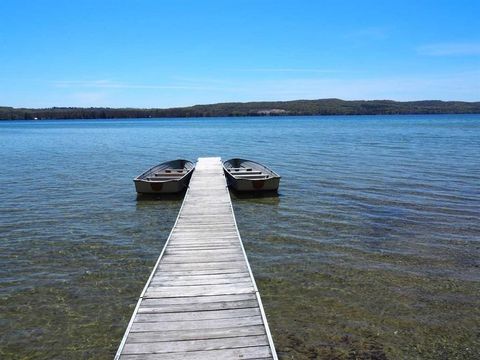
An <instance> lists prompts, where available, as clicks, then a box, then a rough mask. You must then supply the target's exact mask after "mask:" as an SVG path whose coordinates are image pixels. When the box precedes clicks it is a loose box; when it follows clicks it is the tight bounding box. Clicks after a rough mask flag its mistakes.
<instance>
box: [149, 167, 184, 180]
mask: <svg viewBox="0 0 480 360" xmlns="http://www.w3.org/2000/svg"><path fill="white" fill-rule="evenodd" d="M189 171H190V170H187V169H164V170H160V171H157V172H154V173H153V174H150V176H148V177H147V180H149V181H168V180H179V179H181V178H182V177H184V176H185V175H186V174H187V173H188V172H189Z"/></svg>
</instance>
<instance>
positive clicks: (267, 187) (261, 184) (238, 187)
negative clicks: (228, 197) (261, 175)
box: [227, 173, 280, 192]
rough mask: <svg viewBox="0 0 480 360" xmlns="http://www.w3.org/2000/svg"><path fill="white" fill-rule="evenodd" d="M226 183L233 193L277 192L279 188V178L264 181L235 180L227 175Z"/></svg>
mask: <svg viewBox="0 0 480 360" xmlns="http://www.w3.org/2000/svg"><path fill="white" fill-rule="evenodd" d="M227 182H228V186H230V187H231V188H232V189H234V190H235V191H240V192H244V191H248V192H256V191H277V190H278V187H279V186H280V179H279V178H272V179H265V180H248V179H235V178H234V177H233V176H232V175H230V174H228V173H227Z"/></svg>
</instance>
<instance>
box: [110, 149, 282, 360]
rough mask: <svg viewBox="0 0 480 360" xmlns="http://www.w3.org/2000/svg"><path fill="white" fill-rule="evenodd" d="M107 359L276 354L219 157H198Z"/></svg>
mask: <svg viewBox="0 0 480 360" xmlns="http://www.w3.org/2000/svg"><path fill="white" fill-rule="evenodd" d="M115 359H123V360H130V359H132V360H133V359H146V360H147V359H159V360H163V359H169V360H176V359H195V360H200V359H202V360H203V359H278V358H277V354H276V352H275V347H274V345H273V341H272V337H271V334H270V330H269V328H268V323H267V319H266V317H265V313H264V311H263V306H262V301H261V299H260V294H259V293H258V290H257V286H256V284H255V279H254V278H253V275H252V272H251V270H250V265H249V263H248V259H247V256H246V254H245V250H244V248H243V245H242V241H241V238H240V234H239V233H238V228H237V224H236V221H235V215H234V213H233V208H232V203H231V200H230V194H229V192H228V188H227V184H226V180H225V176H224V174H223V168H222V163H221V161H220V158H200V159H198V162H197V165H196V168H195V171H194V173H193V176H192V179H191V181H190V186H189V189H188V190H187V193H186V195H185V199H184V201H183V204H182V207H181V209H180V212H179V214H178V217H177V221H176V222H175V225H174V226H173V229H172V231H171V233H170V236H169V237H168V239H167V242H166V244H165V247H164V248H163V250H162V252H161V254H160V257H159V258H158V260H157V263H156V264H155V267H154V269H153V271H152V274H151V275H150V278H149V279H148V281H147V284H146V285H145V288H144V289H143V292H142V293H141V295H140V298H139V300H138V303H137V306H136V308H135V311H134V312H133V315H132V318H131V320H130V323H129V324H128V327H127V330H126V331H125V335H124V337H123V340H122V342H121V344H120V347H119V349H118V352H117V354H116V356H115Z"/></svg>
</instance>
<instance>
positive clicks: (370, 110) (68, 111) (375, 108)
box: [0, 99, 480, 120]
mask: <svg viewBox="0 0 480 360" xmlns="http://www.w3.org/2000/svg"><path fill="white" fill-rule="evenodd" d="M393 114H395V115H400V114H405V115H407V114H480V102H462V101H438V100H427V101H405V102H400V101H392V100H368V101H346V100H340V99H320V100H294V101H266V102H246V103H219V104H210V105H195V106H190V107H179V108H168V109H158V108H151V109H139V108H93V107H92V108H76V107H52V108H44V109H29V108H13V107H0V120H35V119H118V118H169V117H215V116H267V115H274V116H286V115H393Z"/></svg>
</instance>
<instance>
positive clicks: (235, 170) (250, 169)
mask: <svg viewBox="0 0 480 360" xmlns="http://www.w3.org/2000/svg"><path fill="white" fill-rule="evenodd" d="M252 170H253V169H252V168H243V167H242V168H229V169H228V171H230V172H231V171H234V172H237V171H252Z"/></svg>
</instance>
